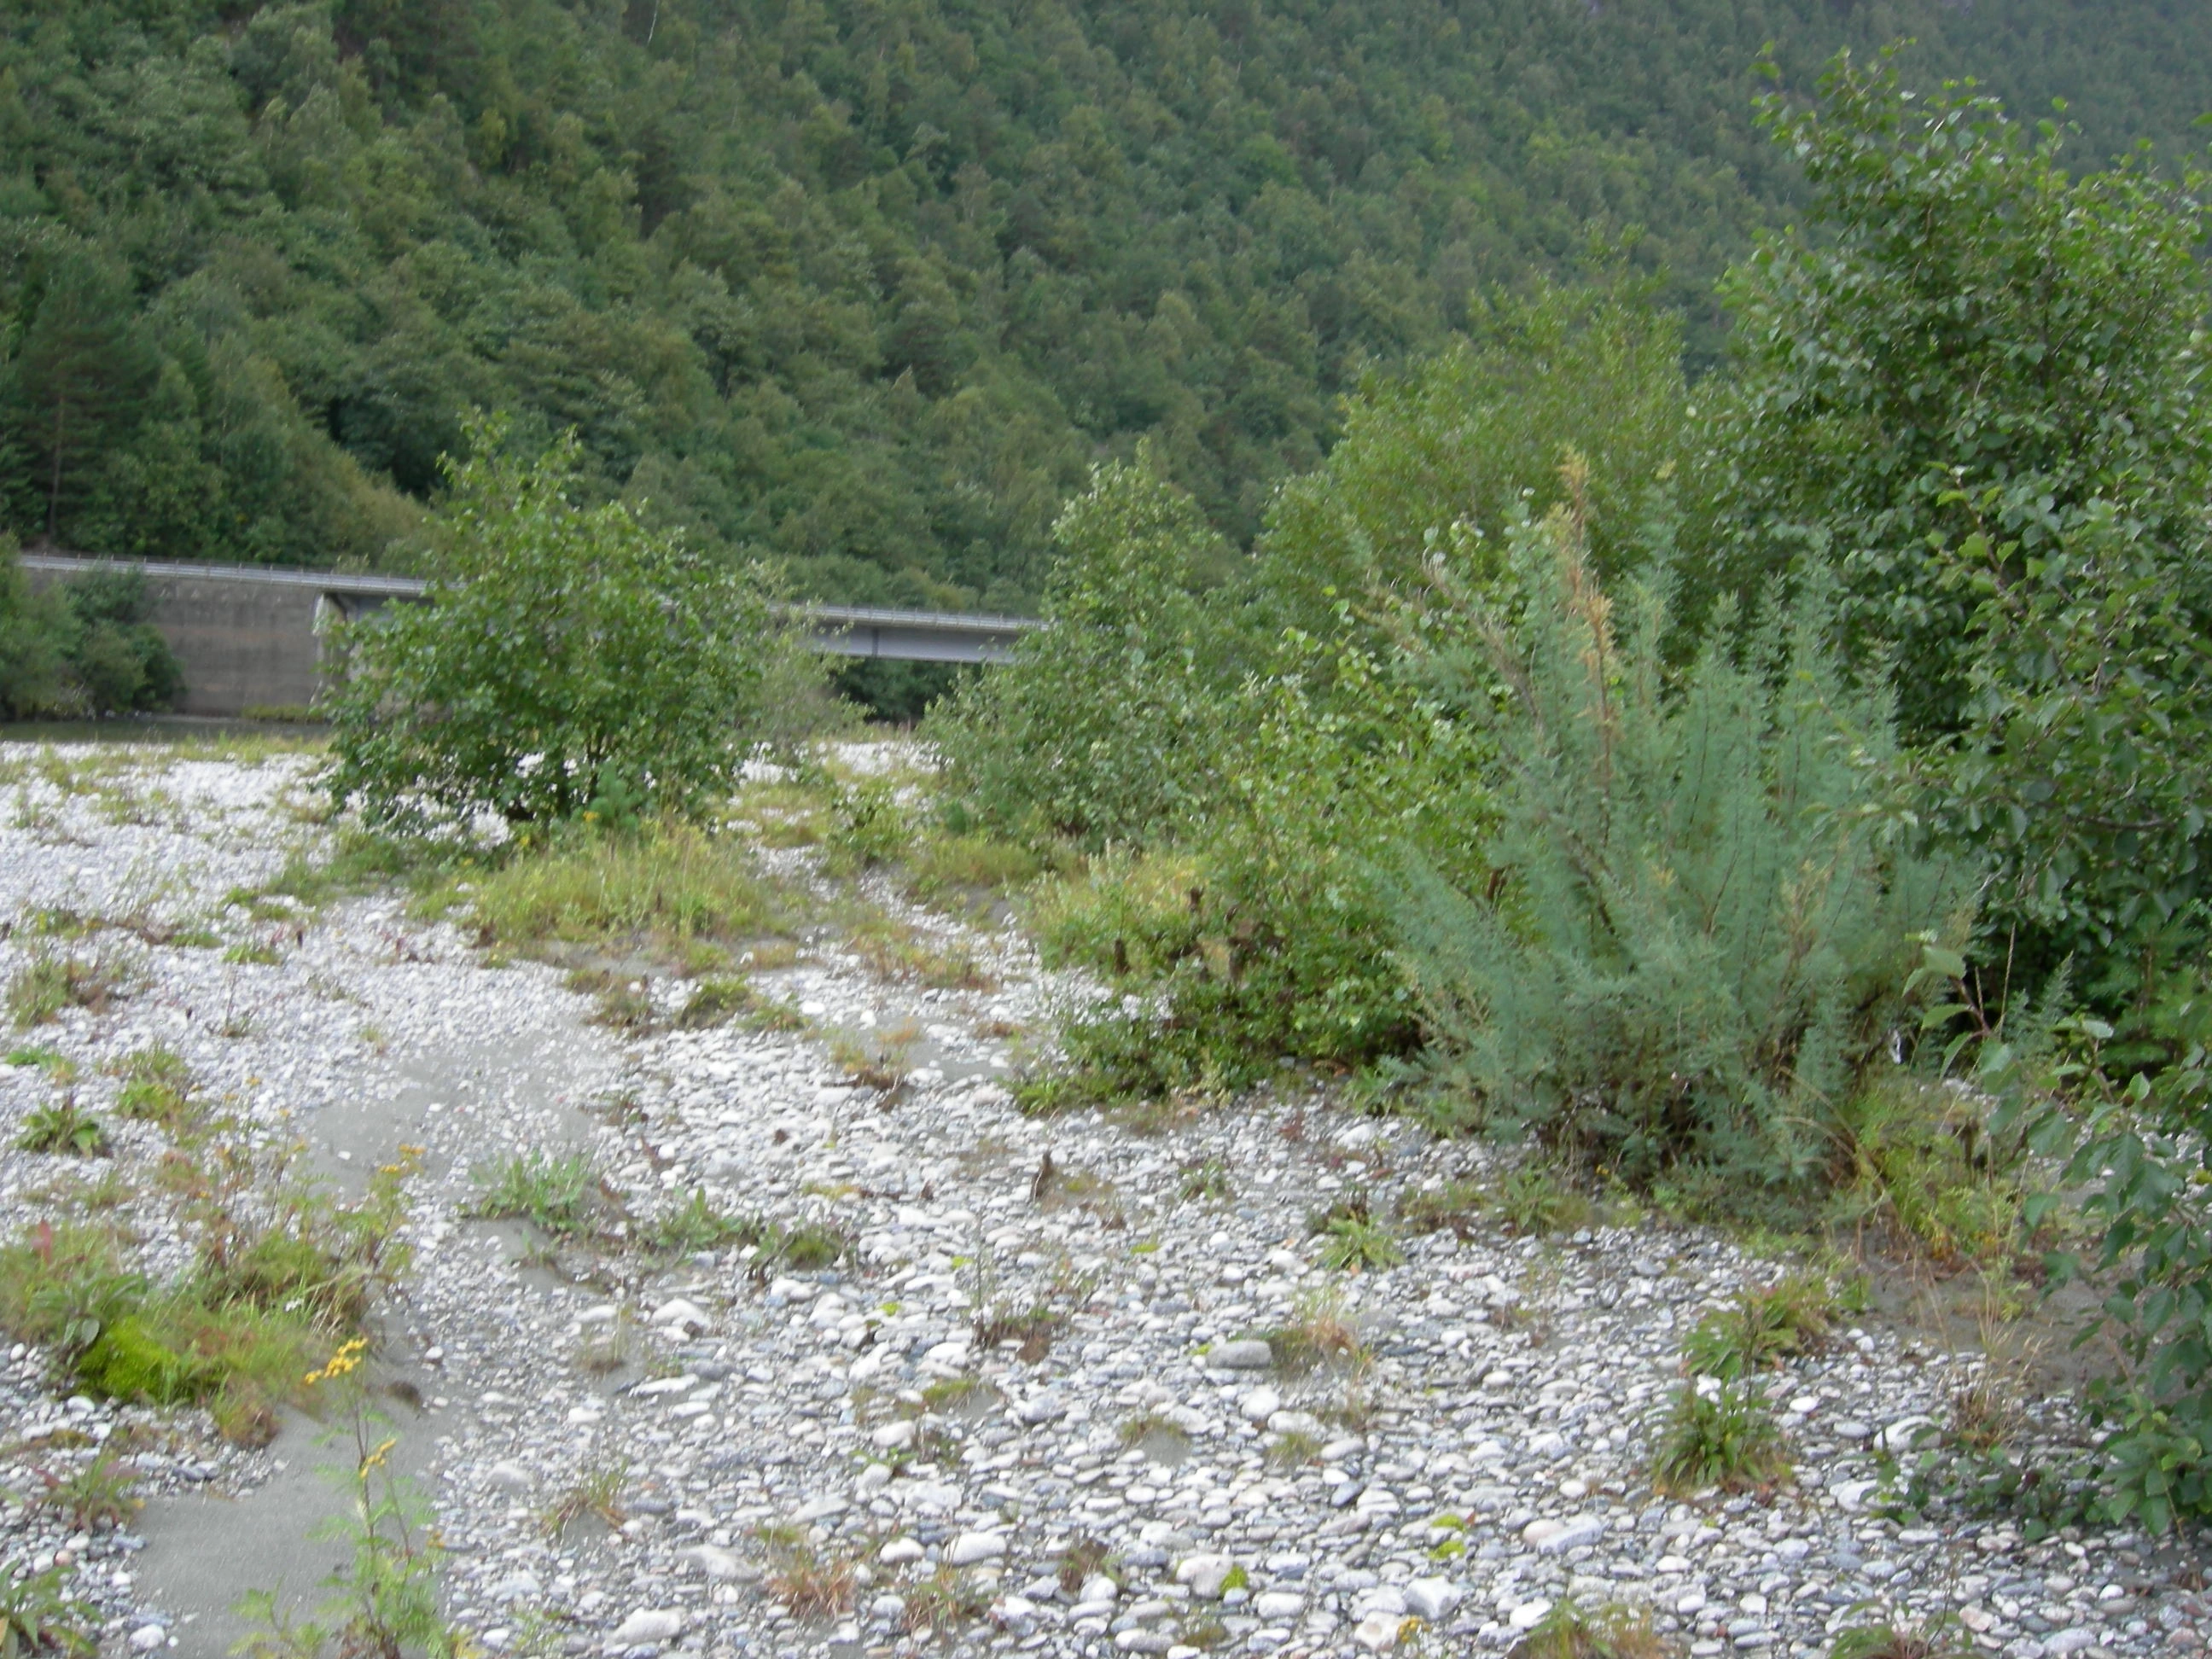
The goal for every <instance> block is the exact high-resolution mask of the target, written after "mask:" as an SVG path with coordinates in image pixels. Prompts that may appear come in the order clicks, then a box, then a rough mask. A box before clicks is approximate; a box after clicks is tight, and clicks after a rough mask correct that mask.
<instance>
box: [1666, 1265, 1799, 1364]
mask: <svg viewBox="0 0 2212 1659" xmlns="http://www.w3.org/2000/svg"><path fill="white" fill-rule="evenodd" d="M1834 1307H1835V1300H1834V1291H1833V1290H1832V1287H1831V1285H1829V1283H1828V1281H1827V1280H1826V1279H1824V1278H1821V1277H1819V1276H1818V1275H1814V1274H1810V1273H1792V1274H1790V1276H1789V1277H1788V1278H1786V1279H1782V1280H1780V1281H1779V1282H1778V1283H1776V1284H1773V1285H1765V1286H1762V1287H1759V1288H1758V1289H1754V1290H1748V1291H1744V1292H1743V1294H1742V1295H1741V1296H1739V1297H1737V1298H1736V1300H1735V1304H1734V1305H1732V1306H1730V1307H1728V1308H1724V1309H1721V1310H1717V1311H1715V1312H1712V1313H1709V1314H1707V1315H1706V1316H1705V1317H1704V1318H1703V1319H1701V1320H1699V1322H1698V1323H1697V1326H1696V1328H1694V1329H1692V1331H1691V1333H1690V1334H1689V1337H1688V1339H1687V1340H1686V1341H1685V1342H1684V1343H1683V1345H1682V1358H1683V1359H1684V1361H1685V1363H1686V1364H1688V1366H1689V1368H1690V1369H1691V1370H1693V1371H1695V1372H1697V1373H1698V1374H1699V1375H1700V1376H1715V1377H1719V1378H1721V1379H1723V1381H1727V1382H1736V1381H1740V1380H1741V1379H1742V1378H1744V1377H1747V1376H1751V1375H1752V1374H1753V1372H1755V1371H1759V1370H1765V1369H1766V1368H1767V1367H1769V1366H1771V1365H1778V1364H1781V1363H1783V1362H1784V1360H1788V1359H1795V1358H1798V1357H1799V1356H1801V1355H1803V1354H1808V1353H1814V1352H1819V1350H1820V1348H1821V1347H1822V1346H1825V1345H1826V1341H1827V1339H1828V1333H1829V1328H1830V1325H1831V1322H1832V1315H1833V1311H1834Z"/></svg>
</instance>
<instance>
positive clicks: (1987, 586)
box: [1723, 63, 2212, 1009]
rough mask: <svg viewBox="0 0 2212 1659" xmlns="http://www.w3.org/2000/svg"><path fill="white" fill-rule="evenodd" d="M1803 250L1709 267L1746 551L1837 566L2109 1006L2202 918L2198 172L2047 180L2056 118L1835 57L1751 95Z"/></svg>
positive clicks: (1862, 619) (1940, 777) (2166, 957)
mask: <svg viewBox="0 0 2212 1659" xmlns="http://www.w3.org/2000/svg"><path fill="white" fill-rule="evenodd" d="M1766 113H1767V117H1768V119H1769V121H1770V122H1771V125H1773V126H1774V128H1775V131H1776V136H1777V137H1778V138H1779V139H1781V140H1782V141H1784V142H1785V143H1789V144H1790V146H1791V147H1792V148H1793V149H1795V150H1796V152H1797V153H1798V154H1799V155H1802V156H1803V157H1804V158H1805V160H1806V164H1807V172H1808V177H1809V178H1810V179H1811V181H1812V184H1813V186H1814V219H1815V221H1816V222H1818V223H1819V224H1820V225H1821V226H1822V227H1823V228H1824V229H1825V230H1826V233H1827V234H1826V236H1825V237H1824V239H1823V240H1822V241H1821V242H1820V244H1818V245H1817V246H1816V245H1814V243H1813V242H1811V241H1810V240H1808V238H1806V237H1802V236H1797V235H1790V236H1788V237H1778V238H1776V239H1773V240H1771V241H1769V242H1768V243H1767V244H1766V246H1764V247H1763V248H1762V249H1761V250H1760V252H1759V254H1758V256H1757V257H1756V258H1754V259H1753V260H1752V261H1751V262H1750V264H1748V265H1747V267H1746V268H1745V270H1743V271H1742V272H1741V273H1740V274H1739V276H1738V277H1737V278H1736V280H1735V282H1734V283H1732V284H1731V293H1732V295H1733V296H1734V298H1735V301H1736V302H1737V306H1738V312H1739V316H1740V319H1741V332H1740V339H1741V346H1742V351H1743V356H1744V366H1743V373H1742V374H1741V378H1740V380H1738V381H1737V383H1736V386H1735V397H1736V398H1737V399H1738V402H1737V405H1736V407H1735V409H1734V410H1732V420H1731V427H1730V436H1729V444H1728V448H1729V465H1730V467H1731V468H1732V469H1733V470H1734V476H1733V477H1730V478H1729V479H1728V480H1727V482H1726V484H1725V486H1724V488H1725V489H1726V490H1727V492H1728V493H1729V496H1730V498H1731V500H1732V501H1733V502H1734V503H1735V505H1734V508H1733V513H1732V520H1733V522H1732V526H1731V529H1732V532H1733V538H1734V542H1735V545H1734V546H1732V547H1730V548H1729V549H1727V550H1725V551H1724V553H1723V558H1724V559H1735V560H1738V561H1741V562H1743V563H1744V564H1747V565H1748V567H1749V568H1752V569H1753V570H1756V569H1759V568H1768V567H1771V564H1772V563H1773V562H1775V561H1776V560H1777V559H1778V558H1781V557H1785V556H1788V555H1789V554H1790V553H1791V552H1794V551H1795V550H1799V549H1807V550H1812V551H1813V552H1814V553H1815V554H1817V555H1818V556H1820V557H1822V558H1824V559H1826V560H1828V561H1831V562H1832V563H1833V564H1834V566H1835V568H1836V569H1837V571H1838V574H1839V576H1840V577H1841V580H1842V581H1843V583H1844V587H1845V590H1846V592H1847V593H1848V594H1849V595H1850V601H1851V605H1852V616H1851V621H1852V623H1853V624H1854V630H1853V631H1854V633H1855V635H1856V643H1857V648H1858V649H1859V650H1860V652H1861V653H1866V652H1869V651H1872V650H1875V649H1877V648H1887V650H1888V651H1889V652H1890V653H1892V655H1891V660H1892V661H1893V664H1894V665H1895V672H1896V675H1897V678H1898V683H1899V693H1900V702H1901V713H1902V716H1903V720H1904V725H1905V732H1906V733H1907V735H1908V736H1909V737H1910V738H1913V739H1915V740H1917V741H1918V742H1920V743H1921V744H1923V745H1927V746H1929V750H1930V754H1931V762H1932V764H1933V765H1934V767H1935V769H1936V785H1937V790H1938V805H1937V811H1939V812H1940V813H1942V815H1943V816H1944V817H1946V818H1947V819H1948V821H1949V823H1950V825H1951V827H1952V829H1954V832H1955V833H1956V834H1957V835H1958V836H1960V839H1962V840H1963V841H1965V842H1966V843H1968V844H1970V845H1972V846H1974V847H1976V848H1979V849H1982V850H1984V851H1985V852H1987V853H1989V854H1993V855H1994V858H1995V862H1996V871H1995V874H1996V884H1995V885H1994V887H1993V890H1992V892H1991V895H1990V912H1991V916H1992V920H1993V921H1996V922H1997V923H1999V924H2001V925H2002V926H2004V927H2008V928H2014V929H2017V930H2018V932H2019V934H2020V937H2019V938H2018V939H2016V940H2015V948H2014V949H2013V951H2011V955H2012V956H2013V957H2014V960H2015V963H2016V965H2017V966H2019V967H2020V968H2023V969H2026V970H2027V972H2028V973H2029V974H2030V975H2031V976H2033V977H2036V978H2039V977H2041V976H2042V975H2045V974H2047V973H2049V972H2050V971H2051V969H2052V968H2054V967H2055V966H2056V965H2057V963H2058V961H2059V960H2060V959H2062V958H2063V957H2066V956H2068V955H2072V956H2074V957H2075V958H2076V961H2077V968H2078V969H2079V970H2080V975H2079V976H2080V982H2081V985H2082V987H2083V988H2085V989H2087V990H2088V991H2089V992H2090V993H2092V994H2093V995H2094V996H2095V997H2096V998H2097V999H2098V1000H2100V1002H2101V1003H2103V1004H2104V1005H2105V1006H2106V1007H2107V1008H2108V1009H2109V1008H2112V1007H2114V1006H2118V1004H2120V1003H2121V1002H2124V1001H2125V1000H2128V999H2130V998H2134V997H2140V996H2142V995H2144V994H2151V993H2154V992H2155V990H2156V988H2157V987H2156V981H2157V978H2158V976H2159V975H2160V974H2161V973H2163V972H2165V971H2167V969H2169V968H2170V966H2171V965H2172V963H2173V962H2174V961H2175V959H2176V957H2177V953H2182V954H2185V953H2186V952H2187V951H2190V950H2191V949H2194V948H2196V947H2197V945H2199V944H2200V943H2201V941H2202V940H2203V937H2204V930H2203V920H2202V916H2201V910H2202V906H2203V897H2202V895H2203V875H2202V873H2201V866H2202V865H2203V836H2204V833H2205V832H2204V827H2203V824H2204V819H2203V806H2202V803H2203V800H2204V799H2205V787H2206V784H2207V783H2208V781H2212V779H2208V778H2207V776H2206V775H2205V772H2204V762H2203V754H2204V750H2205V747H2206V737H2207V735H2208V733H2207V728H2206V727H2205V726H2204V725H2203V716H2202V714H2200V713H2199V712H2198V711H2200V710H2202V709H2203V708H2204V707H2205V706H2206V694H2207V691H2208V690H2212V678H2208V676H2212V657H2208V655H2207V653H2206V647H2205V643H2204V641H2205V639H2206V637H2207V624H2208V623H2212V401H2208V399H2207V398H2205V396H2204V395H2203V384H2202V381H2203V323H2204V288H2203V275H2202V272H2201V271H2200V270H2199V269H2198V268H2197V264H2196V260H2195V252H2196V250H2197V248H2198V247H2199V246H2201V245H2202V244H2203V240H2204V235H2205V232H2206V229H2207V223H2206V218H2205V214H2204V210H2203V208H2202V206H2201V205H2200V204H2199V202H2198V200H2197V197H2196V195H2195V193H2194V191H2195V188H2196V183H2197V181H2196V180H2195V179H2193V178H2192V179H2189V180H2186V181H2185V182H2184V183H2183V184H2181V185H2169V184H2162V183H2160V182H2159V181H2157V180H2156V179H2153V178H2151V177H2150V176H2148V174H2147V173H2145V172H2144V171H2143V170H2142V169H2141V168H2140V167H2136V166H2131V165H2130V166H2123V167H2118V168H2117V169H2115V170H2114V171H2112V172H2108V173H2093V174H2090V175H2088V176H2087V177H2085V178H2083V179H2079V180H2075V179H2069V176H2068V175H2067V174H2066V173H2065V172H2064V171H2063V169H2062V167H2060V166H2059V162H2058V157H2057V137H2058V135H2057V132H2056V131H2055V130H2048V131H2045V132H2044V133H2043V134H2042V135H2041V136H2040V137H2039V136H2037V135H2036V134H2034V133H2032V132H2030V131H2025V130H2023V129H2022V128H2021V127H2020V126H2019V125H2015V124H2014V123H2012V122H2010V121H2008V120H2007V119H2006V118H2004V116H2003V114H2002V111H2001V110H2000V109H1999V108H1998V107H1997V106H1996V105H1995V104H1994V103H1993V102H1992V101H1991V100H1988V99H1986V98H1981V97H1973V96H1968V95H1966V94H1963V93H1960V94H1950V95H1946V96H1943V97H1940V98H1936V99H1922V100H1915V99H1912V98H1911V97H1910V96H1909V95H1908V94H1905V91H1904V90H1903V89H1902V88H1900V86H1899V82H1898V79H1897V76H1896V74H1895V71H1894V68H1893V65H1892V64H1887V63H1885V64H1881V65H1880V66H1877V67H1876V68H1875V69H1872V70H1857V69H1853V68H1850V67H1848V66H1846V67H1844V68H1842V69H1839V70H1838V72H1837V73H1836V74H1834V75H1833V76H1831V77H1830V78H1829V80H1828V82H1827V84H1826V97H1825V100H1824V102H1823V104H1822V106H1820V108H1818V109H1817V110H1812V111H1806V112H1790V111H1789V110H1788V109H1787V108H1786V107H1785V106H1784V105H1783V104H1782V103H1781V102H1780V101H1779V100H1776V101H1773V102H1771V103H1770V104H1769V106H1768V107H1767V112H1766Z"/></svg>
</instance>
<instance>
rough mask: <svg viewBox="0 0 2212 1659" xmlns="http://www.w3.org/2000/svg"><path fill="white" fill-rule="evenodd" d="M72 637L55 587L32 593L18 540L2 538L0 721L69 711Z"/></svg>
mask: <svg viewBox="0 0 2212 1659" xmlns="http://www.w3.org/2000/svg"><path fill="white" fill-rule="evenodd" d="M68 635H69V613H68V610H67V608H66V606H65V605H64V602H63V599H62V596H61V595H60V594H59V593H58V592H54V591H53V590H52V589H51V588H49V589H46V590H45V591H43V592H35V593H34V592H32V591H31V584H30V581H29V579H28V578H27V577H26V576H25V575H24V574H23V567H22V563H21V560H20V558H19V557H18V556H17V554H16V550H15V538H14V537H12V536H9V535H6V534H4V533H0V719H6V720H28V719H29V718H31V717H32V716H33V715H36V714H58V713H61V712H63V711H64V709H65V708H67V707H68V696H69V666H68V659H67V657H66V655H65V654H64V650H63V646H64V641H66V640H67V638H68Z"/></svg>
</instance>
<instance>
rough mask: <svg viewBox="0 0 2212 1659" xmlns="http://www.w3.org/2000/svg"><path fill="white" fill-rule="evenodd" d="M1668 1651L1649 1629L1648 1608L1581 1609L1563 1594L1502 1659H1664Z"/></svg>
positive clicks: (1609, 1605) (1609, 1606) (1617, 1605)
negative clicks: (1504, 1658)
mask: <svg viewBox="0 0 2212 1659" xmlns="http://www.w3.org/2000/svg"><path fill="white" fill-rule="evenodd" d="M1669 1651H1670V1649H1669V1647H1668V1644H1667V1643H1666V1641H1664V1640H1663V1639H1662V1638H1661V1637H1660V1635H1659V1633H1658V1632H1656V1630H1654V1629H1653V1628H1652V1626H1651V1613H1650V1609H1649V1608H1647V1607H1626V1606H1623V1605H1622V1604H1621V1603H1620V1602H1608V1603H1607V1604H1606V1605H1605V1606H1603V1607H1595V1608H1592V1609H1589V1611H1584V1609H1583V1607H1582V1605H1581V1603H1579V1602H1577V1601H1576V1600H1575V1599H1574V1597H1572V1596H1571V1595H1565V1596H1562V1597H1560V1598H1559V1601H1556V1602H1554V1603H1553V1606H1552V1610H1551V1611H1550V1612H1549V1613H1546V1614H1545V1615H1544V1616H1543V1618H1542V1619H1541V1620H1539V1621H1538V1622H1537V1624H1536V1626H1535V1628H1534V1629H1533V1630H1531V1631H1530V1632H1528V1634H1527V1635H1526V1636H1524V1637H1522V1638H1521V1639H1520V1640H1519V1641H1518V1642H1516V1643H1515V1644H1513V1646H1512V1647H1511V1648H1510V1650H1508V1651H1507V1654H1506V1659H1666V1656H1667V1654H1668V1652H1669Z"/></svg>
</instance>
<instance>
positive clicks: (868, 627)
mask: <svg viewBox="0 0 2212 1659" xmlns="http://www.w3.org/2000/svg"><path fill="white" fill-rule="evenodd" d="M21 557H22V562H23V566H24V568H26V569H30V570H44V571H49V572H52V574H56V575H76V574H82V573H84V572H85V571H88V570H92V569H95V568H98V567H100V565H103V564H106V565H118V566H121V567H124V568H128V569H132V570H143V572H145V573H146V574H147V575H148V576H149V577H156V578H161V577H168V578H173V579H176V580H201V581H207V580H216V581H233V582H240V583H245V584H247V585H251V586H273V587H289V588H307V589H310V590H312V591H313V592H318V593H324V594H328V595H330V596H331V597H332V598H334V599H373V600H376V601H379V602H382V601H385V600H389V599H401V600H405V599H419V598H421V597H422V594H423V593H424V592H426V591H427V590H428V583H427V582H425V581H423V580H421V579H420V578H419V577H414V576H380V575H377V574H373V573H371V572H368V571H359V570H301V569H298V568H293V567H289V566H283V565H262V564H213V563H210V564H199V563H191V564H187V563H182V562H175V561H164V560H159V559H96V558H89V557H86V556H81V555H76V554H59V553H26V554H24V555H22V556H21ZM790 609H791V611H793V612H795V613H796V614H797V615H799V616H800V617H805V618H806V619H807V620H808V621H809V623H811V632H812V634H813V635H814V641H815V643H816V645H817V646H818V647H820V648H821V649H822V650H823V651H826V652H828V653H829V654H831V655H832V656H839V657H881V658H884V659H889V660H891V661H895V662H999V661H1002V660H1004V659H1005V658H1006V656H1007V655H1008V654H1010V653H1012V650H1013V646H1014V641H1016V640H1018V639H1019V638H1020V637H1021V636H1022V635H1024V634H1025V633H1027V632H1029V631H1030V629H1036V628H1042V627H1043V626H1044V624H1043V623H1041V622H1039V621H1038V620H1037V619H1036V617H1001V616H991V615H985V614H981V613H978V612H973V611H895V610H890V609H888V608H885V607H882V606H877V605H793V606H791V607H790Z"/></svg>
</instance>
